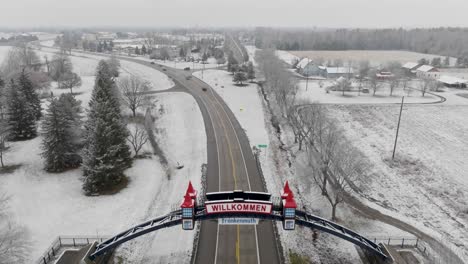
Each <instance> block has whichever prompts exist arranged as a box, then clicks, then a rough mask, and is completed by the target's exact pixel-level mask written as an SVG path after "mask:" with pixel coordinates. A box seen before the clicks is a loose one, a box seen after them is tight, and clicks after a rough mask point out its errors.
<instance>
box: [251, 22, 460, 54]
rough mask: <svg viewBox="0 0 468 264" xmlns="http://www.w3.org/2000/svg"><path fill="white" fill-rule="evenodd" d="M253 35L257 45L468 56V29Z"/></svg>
mask: <svg viewBox="0 0 468 264" xmlns="http://www.w3.org/2000/svg"><path fill="white" fill-rule="evenodd" d="M252 34H254V36H255V45H256V46H257V47H258V48H277V49H282V50H411V51H416V52H421V53H427V54H441V55H444V56H451V57H455V58H462V60H464V58H468V44H467V43H468V29H466V28H430V29H402V28H399V29H337V30H314V29H295V30H288V29H271V28H257V29H256V30H255V31H254V32H253V33H252Z"/></svg>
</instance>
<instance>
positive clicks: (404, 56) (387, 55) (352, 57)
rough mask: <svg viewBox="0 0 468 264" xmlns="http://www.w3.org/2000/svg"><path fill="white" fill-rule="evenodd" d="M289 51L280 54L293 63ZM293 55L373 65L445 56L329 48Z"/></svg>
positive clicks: (304, 51)
mask: <svg viewBox="0 0 468 264" xmlns="http://www.w3.org/2000/svg"><path fill="white" fill-rule="evenodd" d="M283 52H287V51H282V52H281V53H279V54H280V56H281V58H283V59H284V60H285V61H286V62H288V63H291V62H290V59H291V58H288V55H287V54H286V53H283ZM287 53H290V54H291V55H292V56H296V57H299V58H304V57H306V58H307V57H308V58H310V59H312V60H313V59H318V58H321V59H323V60H325V61H329V60H331V61H334V60H341V61H343V62H347V61H355V62H359V61H362V60H368V61H369V62H370V63H371V64H372V65H375V66H379V65H383V64H385V63H387V62H390V61H398V62H401V63H406V62H417V61H418V60H420V59H422V58H426V59H429V60H431V59H433V58H441V57H442V58H443V56H440V55H435V54H423V53H417V52H411V51H400V50H339V51H329V50H303V51H289V52H287ZM288 60H289V61H288ZM455 63H456V58H450V65H455Z"/></svg>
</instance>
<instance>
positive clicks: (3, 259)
mask: <svg viewBox="0 0 468 264" xmlns="http://www.w3.org/2000/svg"><path fill="white" fill-rule="evenodd" d="M7 202H8V198H7V197H6V196H5V195H3V194H2V193H0V264H11V263H26V261H27V259H28V255H29V251H30V242H29V241H28V238H29V235H28V232H27V230H26V229H25V228H23V227H21V226H19V225H17V224H16V223H14V222H12V221H11V220H9V218H8V208H7Z"/></svg>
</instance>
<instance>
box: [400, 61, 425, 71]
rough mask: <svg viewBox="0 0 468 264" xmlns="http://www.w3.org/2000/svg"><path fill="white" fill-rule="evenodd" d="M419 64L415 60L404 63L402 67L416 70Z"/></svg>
mask: <svg viewBox="0 0 468 264" xmlns="http://www.w3.org/2000/svg"><path fill="white" fill-rule="evenodd" d="M419 66H421V64H419V63H417V62H407V63H405V64H404V65H403V66H402V67H403V69H406V70H408V71H414V70H416V69H417V68H418V67H419Z"/></svg>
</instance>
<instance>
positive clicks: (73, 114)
mask: <svg viewBox="0 0 468 264" xmlns="http://www.w3.org/2000/svg"><path fill="white" fill-rule="evenodd" d="M80 112H81V107H80V104H79V102H78V101H76V100H75V98H74V97H73V96H72V95H71V94H62V95H61V96H60V98H59V99H57V98H52V99H51V101H50V105H49V108H48V109H47V113H46V115H45V120H44V122H43V124H42V127H43V129H44V132H45V133H44V139H43V140H42V149H43V152H42V156H43V157H44V158H45V170H47V171H49V172H62V171H64V170H66V169H70V168H76V167H77V166H79V164H80V163H81V157H80V155H79V153H78V152H79V151H80V140H79V138H80V134H81V133H80V130H81V116H80Z"/></svg>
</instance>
